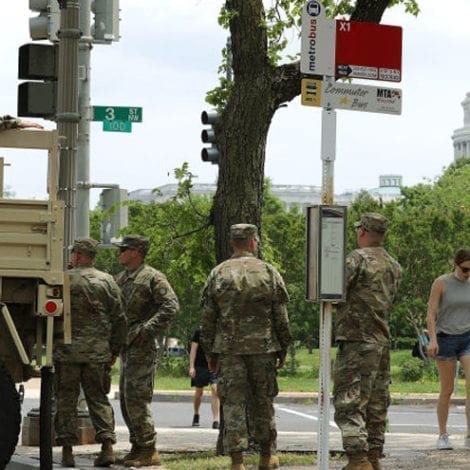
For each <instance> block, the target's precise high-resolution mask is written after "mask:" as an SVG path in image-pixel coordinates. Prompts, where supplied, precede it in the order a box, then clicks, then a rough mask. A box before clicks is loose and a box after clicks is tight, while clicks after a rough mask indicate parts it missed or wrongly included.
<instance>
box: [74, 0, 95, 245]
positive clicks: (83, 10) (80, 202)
mask: <svg viewBox="0 0 470 470" xmlns="http://www.w3.org/2000/svg"><path fill="white" fill-rule="evenodd" d="M90 11H91V0H80V29H81V32H82V36H81V38H80V43H79V50H78V64H79V65H78V72H79V74H78V76H79V83H78V88H79V98H78V107H79V110H80V116H81V119H80V122H79V124H78V152H77V223H76V232H77V233H76V236H77V237H88V236H89V235H90V220H89V212H90V187H91V186H90V109H91V108H90V76H91V74H90V60H91V49H92V47H93V46H92V43H93V38H92V36H91V28H90V16H91V15H90Z"/></svg>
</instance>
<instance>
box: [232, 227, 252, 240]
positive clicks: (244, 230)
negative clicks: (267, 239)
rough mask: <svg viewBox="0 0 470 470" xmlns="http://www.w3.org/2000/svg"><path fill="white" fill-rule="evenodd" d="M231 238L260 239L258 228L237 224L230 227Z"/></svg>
mask: <svg viewBox="0 0 470 470" xmlns="http://www.w3.org/2000/svg"><path fill="white" fill-rule="evenodd" d="M230 238H232V239H248V238H255V239H258V227H256V225H252V224H235V225H232V226H231V227H230Z"/></svg>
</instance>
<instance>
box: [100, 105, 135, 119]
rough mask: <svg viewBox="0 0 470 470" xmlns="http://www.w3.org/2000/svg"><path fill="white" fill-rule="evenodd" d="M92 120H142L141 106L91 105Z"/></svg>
mask: <svg viewBox="0 0 470 470" xmlns="http://www.w3.org/2000/svg"><path fill="white" fill-rule="evenodd" d="M93 121H104V122H106V121H129V122H142V108H136V107H127V106H93Z"/></svg>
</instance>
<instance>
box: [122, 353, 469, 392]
mask: <svg viewBox="0 0 470 470" xmlns="http://www.w3.org/2000/svg"><path fill="white" fill-rule="evenodd" d="M335 356H336V348H332V350H331V361H332V364H333V362H334V358H335ZM295 360H296V361H297V369H296V373H295V375H289V373H288V372H289V361H288V363H287V365H286V367H285V368H284V369H283V370H282V371H281V372H280V374H279V377H278V383H279V390H280V391H281V392H316V391H318V370H319V362H320V357H319V351H318V349H315V350H313V353H312V354H309V352H308V351H307V349H300V350H298V351H297V353H296V357H295ZM187 362H188V359H187V358H185V357H175V358H170V359H165V360H164V361H163V362H162V365H161V367H159V368H157V373H156V375H155V389H156V390H162V391H163V390H191V386H190V379H189V377H187V375H186V371H187ZM404 368H411V369H413V370H414V369H415V368H418V369H422V370H423V372H422V374H421V375H422V377H421V378H419V379H418V380H409V381H406V380H403V379H402V377H403V369H404ZM118 374H119V362H117V364H116V365H115V367H114V369H113V383H115V384H117V383H119V377H118ZM391 376H392V383H391V385H390V391H391V392H392V393H402V394H407V393H416V394H423V393H438V392H439V378H438V376H437V372H436V369H435V365H434V364H433V363H432V362H431V365H429V366H425V365H424V363H422V362H421V361H420V360H419V359H417V358H413V357H412V356H411V351H410V350H398V351H392V354H391ZM464 395H465V381H464V379H463V378H462V377H461V378H460V379H459V381H458V390H457V393H456V396H464Z"/></svg>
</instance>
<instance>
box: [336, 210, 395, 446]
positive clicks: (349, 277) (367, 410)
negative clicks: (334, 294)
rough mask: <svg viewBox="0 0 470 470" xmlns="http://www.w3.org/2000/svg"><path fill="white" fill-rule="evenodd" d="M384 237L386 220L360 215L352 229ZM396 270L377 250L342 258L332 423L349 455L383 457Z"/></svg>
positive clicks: (375, 247) (377, 246)
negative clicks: (342, 295) (390, 317)
mask: <svg viewBox="0 0 470 470" xmlns="http://www.w3.org/2000/svg"><path fill="white" fill-rule="evenodd" d="M359 226H362V227H364V228H365V229H366V230H367V231H372V232H375V233H379V234H380V233H385V230H386V226H387V219H385V217H383V216H381V215H380V214H376V213H370V212H369V213H365V214H363V215H362V218H361V221H360V222H358V223H356V227H359ZM400 277H401V268H400V265H399V264H398V262H397V261H395V260H394V259H393V258H392V257H391V256H390V255H389V254H388V253H387V252H386V251H385V249H384V248H383V247H382V246H380V244H373V245H369V246H366V247H363V248H359V249H356V250H354V251H352V252H351V253H350V254H349V255H348V256H347V258H346V283H347V297H346V302H345V303H344V304H340V305H339V306H338V307H337V310H336V330H335V337H336V341H337V343H338V352H337V356H336V361H335V368H334V390H333V395H334V406H335V421H336V424H337V425H338V426H339V428H340V429H341V432H342V435H343V447H344V449H345V451H346V452H348V453H349V454H355V453H360V452H367V451H373V450H374V451H378V452H380V453H382V450H383V445H384V440H385V436H384V433H385V420H386V416H387V408H388V406H389V404H390V396H389V384H390V331H389V327H388V314H389V311H390V309H391V308H392V305H393V303H394V302H395V299H396V296H397V291H398V285H399V281H400Z"/></svg>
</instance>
